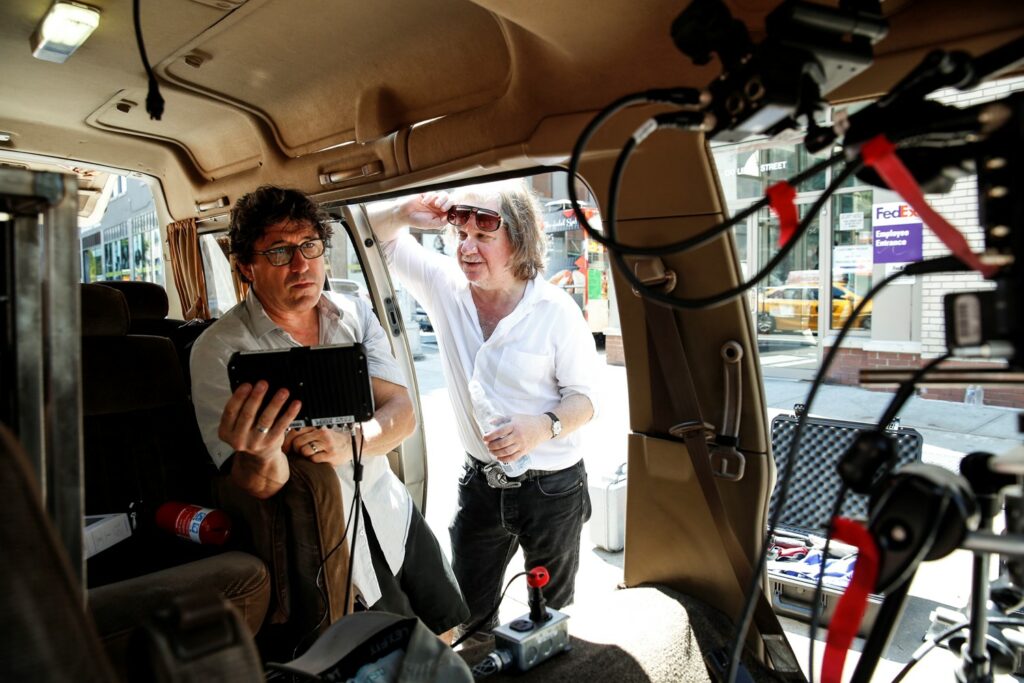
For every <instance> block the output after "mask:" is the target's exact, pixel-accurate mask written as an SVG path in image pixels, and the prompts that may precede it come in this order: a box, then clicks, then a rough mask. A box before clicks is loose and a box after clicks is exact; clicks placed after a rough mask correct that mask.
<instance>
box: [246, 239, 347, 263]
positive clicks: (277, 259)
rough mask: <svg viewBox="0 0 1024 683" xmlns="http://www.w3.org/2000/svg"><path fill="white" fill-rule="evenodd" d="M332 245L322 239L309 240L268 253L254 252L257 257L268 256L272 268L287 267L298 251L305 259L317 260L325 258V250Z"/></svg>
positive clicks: (277, 248) (271, 250)
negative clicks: (321, 257)
mask: <svg viewBox="0 0 1024 683" xmlns="http://www.w3.org/2000/svg"><path fill="white" fill-rule="evenodd" d="M329 246H330V245H329V244H328V243H327V242H325V241H324V240H322V239H315V240H309V241H308V242H303V243H302V244H289V245H288V246H286V247H274V248H273V249H267V250H266V251H254V252H253V253H254V254H256V255H257V256H266V257H267V260H268V261H270V265H272V266H287V265H288V264H289V263H291V262H292V259H293V258H295V252H296V250H298V252H299V253H300V254H302V257H303V258H305V259H315V258H319V257H320V256H323V253H324V249H326V248H327V247H329Z"/></svg>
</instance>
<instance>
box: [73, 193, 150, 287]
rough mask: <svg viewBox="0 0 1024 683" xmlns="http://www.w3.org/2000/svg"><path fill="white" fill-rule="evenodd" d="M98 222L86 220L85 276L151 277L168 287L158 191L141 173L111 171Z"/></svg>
mask: <svg viewBox="0 0 1024 683" xmlns="http://www.w3.org/2000/svg"><path fill="white" fill-rule="evenodd" d="M103 193H104V195H105V198H106V210H105V211H104V213H103V215H102V216H101V217H100V219H99V222H98V223H94V224H92V225H80V226H79V229H80V248H81V254H82V281H83V282H102V281H104V280H145V281H146V282H155V283H156V284H159V285H160V286H162V287H163V286H166V273H165V267H164V252H163V242H162V239H161V236H160V224H159V221H158V220H157V215H156V205H155V203H154V202H153V193H152V192H151V191H150V189H149V186H148V185H146V183H144V182H142V181H141V180H138V179H136V178H130V177H126V176H122V175H111V176H110V179H109V180H108V182H107V184H106V186H105V187H104V189H103Z"/></svg>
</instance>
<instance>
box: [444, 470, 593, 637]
mask: <svg viewBox="0 0 1024 683" xmlns="http://www.w3.org/2000/svg"><path fill="white" fill-rule="evenodd" d="M590 511H591V508H590V494H589V492H588V491H587V471H586V469H584V467H583V461H582V460H581V461H580V462H578V463H577V464H575V465H573V466H572V467H568V468H566V469H564V470H559V471H556V472H552V473H551V474H549V475H546V476H543V477H539V478H537V479H531V480H526V481H523V482H522V486H521V487H519V488H514V489H492V488H491V487H490V486H488V485H487V481H486V479H485V477H484V475H483V473H481V472H479V471H478V470H477V469H475V468H474V467H472V466H471V465H468V464H467V465H464V468H463V471H462V477H461V478H460V479H459V502H458V508H457V509H456V512H455V518H454V519H453V520H452V523H451V526H449V527H448V533H449V534H450V535H451V541H452V569H453V570H454V571H455V576H456V578H457V579H458V580H459V586H460V587H461V588H462V594H463V596H465V598H466V604H468V605H469V612H470V619H469V621H468V622H467V623H468V624H473V623H476V622H477V621H478V620H480V619H482V618H483V617H484V616H485V615H486V614H487V613H488V612H489V611H491V609H492V608H493V607H494V604H495V602H496V601H497V599H498V597H499V596H500V595H501V590H502V588H504V586H503V585H502V580H503V578H504V576H505V569H506V567H508V563H509V562H510V561H511V560H512V556H513V555H515V553H516V550H517V549H518V548H519V545H520V544H522V546H523V555H524V556H525V560H526V562H525V564H526V569H532V568H533V567H537V566H544V567H546V568H547V570H548V573H549V574H550V575H551V581H550V583H548V585H547V586H546V587H545V588H544V598H545V599H546V600H547V603H548V605H550V606H551V607H553V608H555V609H558V608H561V607H564V606H566V605H568V604H570V603H572V600H573V594H574V592H575V588H576V571H577V569H579V563H580V533H581V532H582V530H583V524H584V522H586V521H587V520H588V519H590ZM496 625H497V620H496V619H492V621H491V623H490V624H485V625H484V628H485V629H486V628H493V627H494V626H496Z"/></svg>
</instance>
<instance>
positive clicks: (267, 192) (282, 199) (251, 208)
mask: <svg viewBox="0 0 1024 683" xmlns="http://www.w3.org/2000/svg"><path fill="white" fill-rule="evenodd" d="M284 220H292V221H309V222H310V223H312V224H313V227H314V228H316V231H317V234H318V235H320V238H321V239H323V240H324V242H328V241H329V240H330V239H331V236H332V235H333V234H334V229H333V228H332V227H331V225H330V224H329V223H328V222H327V220H328V218H327V214H325V213H324V212H323V211H322V210H321V209H320V207H319V206H317V205H316V204H315V203H314V202H313V200H311V199H310V198H309V197H307V196H306V195H304V194H303V193H301V192H299V191H298V190H291V189H287V188H281V187H274V186H273V185H263V186H262V187H258V188H256V189H255V190H253V191H252V192H250V193H249V194H246V195H243V196H242V197H239V198H238V201H237V202H235V206H234V207H233V208H232V209H231V227H229V228H228V243H229V245H230V249H231V255H232V256H234V258H235V260H236V261H237V262H238V263H252V259H253V256H254V254H253V252H254V251H255V244H256V242H257V241H258V240H259V239H260V238H261V237H263V233H264V232H266V230H267V228H268V227H270V226H271V225H275V224H277V223H280V222H281V221H284Z"/></svg>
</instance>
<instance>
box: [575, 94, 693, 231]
mask: <svg viewBox="0 0 1024 683" xmlns="http://www.w3.org/2000/svg"><path fill="white" fill-rule="evenodd" d="M702 98H703V95H702V94H701V92H700V91H699V90H695V89H694V88H672V89H661V90H645V91H644V92H640V93H633V94H632V95H625V96H623V97H620V98H619V99H617V100H615V101H614V102H612V103H611V104H609V105H608V106H607V107H605V108H604V109H602V110H601V111H599V112H598V113H597V115H596V116H595V117H594V118H593V119H591V120H590V123H588V124H587V125H586V127H584V129H583V131H582V132H581V133H580V136H579V137H578V138H576V144H575V145H573V148H572V155H570V157H569V169H568V170H569V178H570V182H569V187H568V190H569V200H570V201H571V202H572V206H573V208H574V209H576V218H577V220H579V222H580V225H581V226H583V229H584V230H586V231H587V232H588V233H591V234H593V233H595V232H597V231H596V230H594V228H593V227H592V226H591V225H590V223H589V222H588V221H587V217H586V216H585V215H583V212H582V211H580V210H579V206H580V200H579V197H578V196H577V194H576V187H575V178H576V176H577V175H578V173H579V167H580V158H581V157H582V156H583V151H584V150H585V149H586V148H587V145H588V144H589V143H590V139H591V138H592V137H594V133H596V132H597V129H598V128H600V127H601V126H603V125H604V122H605V121H607V120H608V119H610V118H611V117H612V116H614V115H615V114H617V113H618V112H620V111H622V110H623V109H626V108H627V107H631V106H632V105H634V104H674V105H676V106H687V105H698V104H701V103H702Z"/></svg>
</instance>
